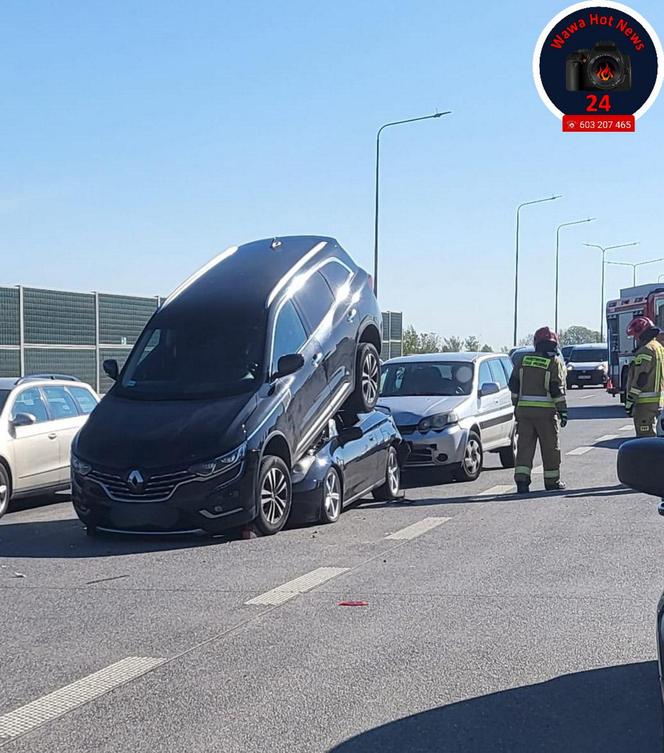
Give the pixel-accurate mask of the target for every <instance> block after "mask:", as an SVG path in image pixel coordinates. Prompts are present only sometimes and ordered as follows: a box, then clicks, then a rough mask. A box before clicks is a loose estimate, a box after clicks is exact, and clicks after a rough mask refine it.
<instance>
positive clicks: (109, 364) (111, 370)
mask: <svg viewBox="0 0 664 753" xmlns="http://www.w3.org/2000/svg"><path fill="white" fill-rule="evenodd" d="M102 367H103V369H104V372H105V373H106V374H108V376H110V377H111V379H112V380H113V381H115V380H116V379H117V378H118V373H119V371H120V369H118V362H117V361H116V360H115V358H107V359H106V360H105V361H104V363H103V364H102Z"/></svg>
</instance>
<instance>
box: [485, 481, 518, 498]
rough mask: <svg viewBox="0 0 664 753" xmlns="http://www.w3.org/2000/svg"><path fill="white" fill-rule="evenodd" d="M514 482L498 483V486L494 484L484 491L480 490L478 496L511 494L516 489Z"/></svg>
mask: <svg viewBox="0 0 664 753" xmlns="http://www.w3.org/2000/svg"><path fill="white" fill-rule="evenodd" d="M515 490H516V489H515V486H514V484H498V485H497V486H492V487H491V488H490V489H485V490H484V491H483V492H480V493H479V494H478V495H477V496H478V497H493V496H496V495H498V494H509V492H513V491H515Z"/></svg>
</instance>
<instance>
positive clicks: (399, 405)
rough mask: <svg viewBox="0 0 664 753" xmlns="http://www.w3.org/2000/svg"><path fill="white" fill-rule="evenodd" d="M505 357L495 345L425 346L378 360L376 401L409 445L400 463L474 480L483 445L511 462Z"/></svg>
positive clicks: (512, 437)
mask: <svg viewBox="0 0 664 753" xmlns="http://www.w3.org/2000/svg"><path fill="white" fill-rule="evenodd" d="M512 368H513V367H512V362H511V361H510V359H509V358H508V357H507V356H505V355H502V354H497V353H433V354H429V355H413V356H403V357H402V358H394V359H392V360H390V361H386V362H385V364H383V368H382V375H381V388H380V399H379V402H378V404H379V405H380V406H381V407H384V408H389V410H390V411H391V412H392V415H393V416H394V420H395V422H396V424H397V427H398V428H399V431H400V432H401V436H402V437H403V438H404V439H405V440H406V442H408V444H409V445H410V450H411V451H410V455H409V456H408V458H407V460H406V466H407V467H415V466H419V467H425V466H431V467H441V466H446V467H448V468H451V469H452V470H453V471H454V475H455V476H456V478H457V479H459V480H461V481H474V480H475V479H476V478H477V477H478V476H479V475H480V472H481V470H482V463H483V458H484V453H485V452H497V453H499V455H500V461H501V463H502V465H503V467H504V468H514V463H515V456H516V425H515V420H514V408H513V406H512V396H511V393H510V390H509V388H508V384H507V383H508V381H509V378H510V375H511V373H512Z"/></svg>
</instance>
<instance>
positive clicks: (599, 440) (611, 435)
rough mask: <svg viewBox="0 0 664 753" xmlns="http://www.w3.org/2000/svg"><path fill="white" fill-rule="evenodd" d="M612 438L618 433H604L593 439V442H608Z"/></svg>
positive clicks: (616, 437) (615, 437) (616, 436)
mask: <svg viewBox="0 0 664 753" xmlns="http://www.w3.org/2000/svg"><path fill="white" fill-rule="evenodd" d="M612 439H618V435H617V434H605V435H604V436H603V437H598V438H597V439H596V440H595V444H597V443H598V442H610V441H611V440H612Z"/></svg>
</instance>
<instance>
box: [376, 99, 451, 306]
mask: <svg viewBox="0 0 664 753" xmlns="http://www.w3.org/2000/svg"><path fill="white" fill-rule="evenodd" d="M451 112H452V111H451V110H447V111H446V112H435V113H434V114H433V115H423V116H422V117H420V118H407V119H406V120H395V121H394V122H393V123H385V124H384V125H382V126H381V127H380V128H379V129H378V133H377V134H376V206H375V211H374V273H373V284H374V294H375V295H376V297H378V187H379V178H380V134H381V133H382V132H383V131H384V130H385V129H386V128H390V127H391V126H397V125H403V124H404V123H416V122H417V121H418V120H431V119H432V118H440V117H442V116H443V115H449V114H450V113H451Z"/></svg>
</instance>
